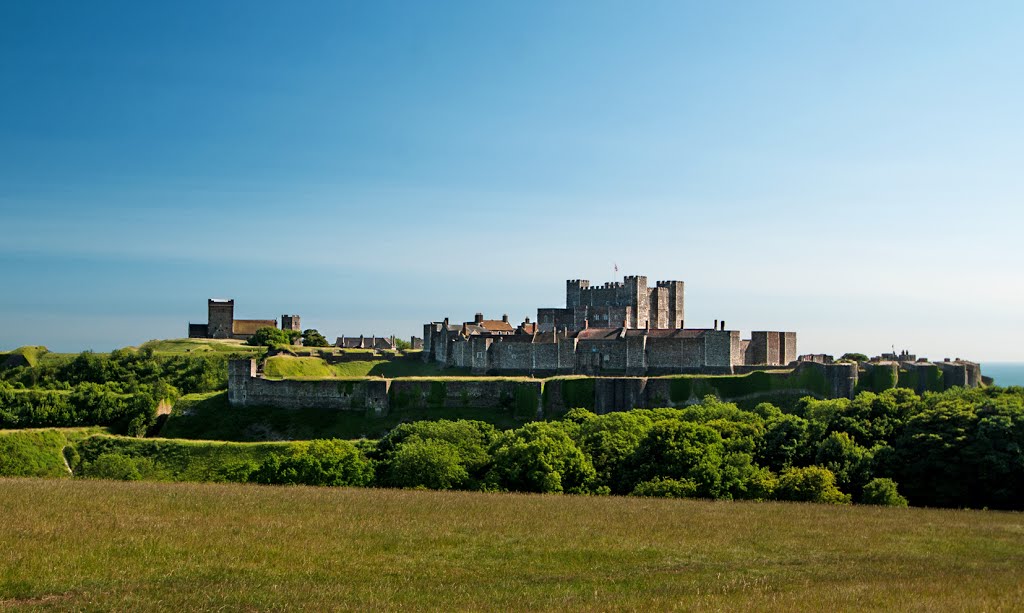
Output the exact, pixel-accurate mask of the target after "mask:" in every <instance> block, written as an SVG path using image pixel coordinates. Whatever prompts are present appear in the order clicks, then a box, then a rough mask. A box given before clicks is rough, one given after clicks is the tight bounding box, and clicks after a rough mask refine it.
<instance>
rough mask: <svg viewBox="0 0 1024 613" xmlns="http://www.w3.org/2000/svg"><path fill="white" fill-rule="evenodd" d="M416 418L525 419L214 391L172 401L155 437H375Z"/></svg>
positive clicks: (515, 422) (508, 424)
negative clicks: (248, 398) (244, 401)
mask: <svg viewBox="0 0 1024 613" xmlns="http://www.w3.org/2000/svg"><path fill="white" fill-rule="evenodd" d="M421 419H477V420H481V421H486V422H488V423H492V424H494V425H496V426H498V427H501V428H516V427H519V426H521V425H523V423H525V421H527V420H526V419H525V418H524V419H516V417H515V415H513V414H512V412H511V411H506V412H502V411H495V410H494V409H415V410H413V409H409V410H404V411H394V412H392V413H391V414H389V415H387V416H385V417H366V415H365V414H364V413H363V412H361V411H330V410H324V409H277V408H272V407H232V406H231V405H229V404H228V401H227V392H214V393H210V394H190V395H188V396H184V397H182V398H181V399H180V400H178V402H177V403H175V405H174V409H173V410H172V411H171V415H170V416H169V417H168V419H167V422H166V423H165V424H164V427H163V429H162V430H161V431H160V436H164V437H168V438H184V439H216V440H225V441H274V440H308V439H316V438H343V439H357V438H380V437H381V436H384V434H386V433H387V432H388V431H389V430H391V429H392V428H394V427H395V426H397V425H398V424H400V423H402V422H405V421H414V420H421Z"/></svg>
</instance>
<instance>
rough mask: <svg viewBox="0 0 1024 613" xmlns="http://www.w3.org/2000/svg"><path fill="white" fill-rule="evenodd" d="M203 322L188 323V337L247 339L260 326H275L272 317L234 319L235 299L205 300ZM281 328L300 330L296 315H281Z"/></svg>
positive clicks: (298, 319) (275, 323) (275, 322)
mask: <svg viewBox="0 0 1024 613" xmlns="http://www.w3.org/2000/svg"><path fill="white" fill-rule="evenodd" d="M206 309H207V319H206V323H205V324H194V323H191V322H189V324H188V337H189V338H230V339H236V340H243V341H244V340H248V339H249V338H250V337H252V335H253V334H256V330H259V329H260V328H268V327H269V328H276V327H277V321H276V320H274V319H235V301H234V300H233V299H231V300H225V299H222V298H210V299H209V300H207V301H206ZM281 329H282V330H302V327H301V320H300V318H299V316H298V315H282V316H281Z"/></svg>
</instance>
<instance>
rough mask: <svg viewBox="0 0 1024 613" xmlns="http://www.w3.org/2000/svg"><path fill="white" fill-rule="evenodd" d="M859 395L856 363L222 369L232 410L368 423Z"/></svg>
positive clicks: (245, 365)
mask: <svg viewBox="0 0 1024 613" xmlns="http://www.w3.org/2000/svg"><path fill="white" fill-rule="evenodd" d="M857 388H858V370H857V365H856V364H817V363H812V362H802V363H800V364H799V365H797V366H796V367H795V368H794V369H791V370H773V371H756V372H752V373H748V374H746V375H723V376H714V375H697V376H666V377H579V376H576V377H554V378H550V379H531V378H525V377H524V378H511V377H508V378H498V377H490V378H487V377H480V378H460V377H435V378H404V379H383V378H381V379H370V378H368V379H352V380H343V379H325V380H295V379H284V380H277V379H267V378H265V377H263V376H262V375H261V374H260V373H259V372H258V370H257V364H256V361H255V360H232V361H231V362H230V363H229V365H228V401H229V402H230V404H231V405H233V406H240V407H245V406H271V407H278V408H284V409H297V408H318V409H328V410H338V411H361V412H364V413H366V414H367V415H371V416H383V415H387V414H389V413H391V412H401V411H403V410H409V409H432V408H452V409H466V408H471V409H483V410H494V411H506V412H507V411H511V412H514V414H515V416H516V417H522V418H524V419H532V418H541V417H545V416H547V417H551V416H557V415H561V414H563V413H565V412H566V411H568V410H569V409H572V408H586V409H590V410H592V411H595V412H597V413H607V412H610V411H620V410H629V409H633V408H659V407H678V406H685V405H688V404H693V403H695V402H698V401H700V399H701V398H703V397H704V396H706V395H715V396H718V397H719V398H722V399H724V400H743V399H748V398H755V397H766V398H768V397H770V396H771V395H773V394H786V395H789V396H793V395H810V396H815V397H818V398H849V397H852V396H853V394H854V393H855V391H856V390H857Z"/></svg>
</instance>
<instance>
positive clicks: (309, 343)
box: [302, 328, 330, 347]
mask: <svg viewBox="0 0 1024 613" xmlns="http://www.w3.org/2000/svg"><path fill="white" fill-rule="evenodd" d="M302 345H303V346H304V347H327V346H329V345H330V343H328V342H327V339H326V338H324V335H323V334H320V331H319V330H316V329H314V328H310V329H309V330H303V332H302Z"/></svg>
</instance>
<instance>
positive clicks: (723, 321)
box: [722, 319, 725, 332]
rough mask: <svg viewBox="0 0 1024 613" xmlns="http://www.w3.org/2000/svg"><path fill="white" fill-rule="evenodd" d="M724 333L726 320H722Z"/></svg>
mask: <svg viewBox="0 0 1024 613" xmlns="http://www.w3.org/2000/svg"><path fill="white" fill-rule="evenodd" d="M722 332H725V320H724V319H723V320H722Z"/></svg>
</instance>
